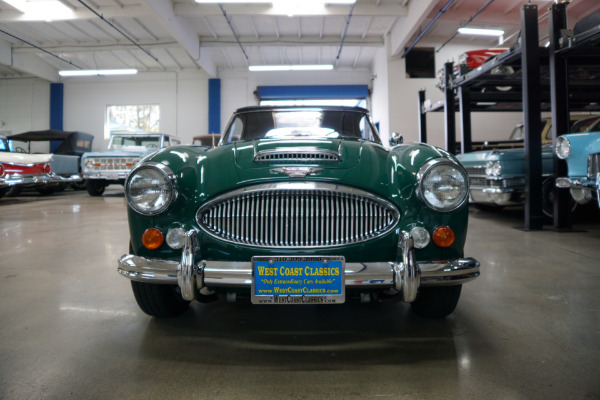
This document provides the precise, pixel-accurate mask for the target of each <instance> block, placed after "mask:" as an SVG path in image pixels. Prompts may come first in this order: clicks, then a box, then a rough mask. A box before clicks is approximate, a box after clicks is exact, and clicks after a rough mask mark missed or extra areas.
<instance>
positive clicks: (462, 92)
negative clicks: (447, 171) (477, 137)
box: [458, 86, 473, 154]
mask: <svg viewBox="0 0 600 400" xmlns="http://www.w3.org/2000/svg"><path fill="white" fill-rule="evenodd" d="M458 103H459V106H460V120H461V125H462V134H461V139H460V152H461V153H463V154H464V153H470V152H471V151H473V146H472V140H471V91H470V90H469V88H468V87H465V86H460V87H459V88H458Z"/></svg>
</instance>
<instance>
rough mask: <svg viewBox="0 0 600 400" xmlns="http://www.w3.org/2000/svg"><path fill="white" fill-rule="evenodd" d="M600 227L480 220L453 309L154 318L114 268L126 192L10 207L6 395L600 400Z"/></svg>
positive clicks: (593, 215) (199, 308)
mask: <svg viewBox="0 0 600 400" xmlns="http://www.w3.org/2000/svg"><path fill="white" fill-rule="evenodd" d="M599 222H600V217H599V216H598V213H597V210H595V209H594V208H591V209H588V211H587V212H583V213H579V214H578V217H577V221H576V224H575V227H576V228H577V229H579V230H581V231H579V232H571V233H557V232H554V231H551V230H544V231H538V232H524V231H522V230H518V229H515V227H517V226H519V225H522V211H520V210H518V209H517V210H505V212H503V213H489V212H488V213H486V212H483V211H478V210H472V211H471V219H470V231H469V240H468V244H467V247H466V255H468V256H473V257H475V258H477V259H478V260H480V262H481V264H482V274H481V277H480V278H478V279H477V280H475V281H473V282H471V283H469V284H467V285H465V286H464V288H463V293H462V298H461V301H460V302H459V305H458V308H457V310H456V311H455V313H454V314H452V315H451V316H450V317H448V318H446V319H444V320H424V319H420V318H418V317H416V316H414V315H413V314H411V313H410V311H409V308H408V307H407V305H406V304H403V303H396V302H388V303H381V304H358V303H347V304H343V305H331V306H264V307H260V306H253V305H251V304H246V303H236V304H230V303H227V302H217V303H212V304H199V303H196V304H194V305H193V306H192V307H191V309H190V311H189V312H187V313H185V314H184V315H183V316H181V317H178V318H175V319H169V320H156V319H152V318H150V317H148V316H146V315H145V314H143V313H142V312H141V311H140V310H139V309H138V307H137V305H136V303H135V300H134V298H133V294H132V292H131V287H130V284H129V281H128V280H126V279H124V278H122V277H120V276H119V275H118V274H117V272H116V260H117V259H118V257H119V256H120V255H122V254H123V253H125V252H126V251H127V243H128V231H127V221H126V217H125V207H124V200H123V194H122V189H121V188H120V187H118V186H115V187H112V186H111V187H110V188H109V189H108V190H107V192H106V194H105V196H104V197H100V198H92V197H89V196H88V195H87V193H85V192H68V191H66V192H62V193H59V194H55V195H53V196H47V197H40V196H37V195H34V194H30V195H29V194H24V195H22V196H21V197H17V198H2V199H0V231H1V233H2V239H1V241H0V399H19V400H24V399H170V398H182V399H327V398H332V399H369V398H384V399H387V398H389V399H484V398H485V399H486V400H489V399H600V295H599V294H600V292H599V290H598V285H599V284H600V262H599V261H600V223H599Z"/></svg>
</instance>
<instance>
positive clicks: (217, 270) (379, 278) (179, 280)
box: [118, 230, 479, 302]
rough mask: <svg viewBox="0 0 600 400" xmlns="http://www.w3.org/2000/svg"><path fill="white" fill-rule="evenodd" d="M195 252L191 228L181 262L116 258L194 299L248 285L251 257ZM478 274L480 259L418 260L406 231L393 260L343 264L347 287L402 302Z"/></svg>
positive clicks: (130, 273) (132, 273) (121, 265)
mask: <svg viewBox="0 0 600 400" xmlns="http://www.w3.org/2000/svg"><path fill="white" fill-rule="evenodd" d="M198 254H199V252H198V240H197V236H196V232H195V231H193V230H192V231H189V232H187V233H186V237H185V241H184V247H183V251H182V256H181V260H180V261H171V260H160V259H150V258H144V257H139V256H135V255H133V254H125V255H123V256H122V257H121V258H120V259H119V261H118V271H119V273H120V274H121V275H123V276H125V277H126V278H129V279H131V280H134V281H139V282H148V283H161V284H177V285H179V287H180V288H181V293H182V296H183V298H184V299H186V300H194V299H195V298H196V297H197V294H198V292H199V291H200V290H201V289H203V288H205V287H208V288H217V287H223V288H227V287H231V288H240V287H245V288H248V289H250V287H251V285H252V262H251V261H238V262H230V261H210V260H196V256H197V255H198ZM478 276H479V262H478V261H477V260H475V259H474V258H462V259H458V260H452V261H445V262H435V263H418V262H417V261H416V259H415V250H414V246H413V239H412V237H411V236H410V234H409V233H407V232H402V233H401V235H400V239H399V241H398V251H397V257H396V260H395V261H390V262H362V263H350V262H347V263H346V265H345V284H346V288H365V289H369V288H374V289H377V288H393V289H395V290H397V291H399V292H401V293H402V299H403V300H404V301H406V302H412V301H414V300H415V298H416V295H417V290H418V288H419V287H420V286H442V285H460V284H463V283H466V282H469V281H471V280H473V279H475V278H477V277H478Z"/></svg>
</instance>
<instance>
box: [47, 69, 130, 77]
mask: <svg viewBox="0 0 600 400" xmlns="http://www.w3.org/2000/svg"><path fill="white" fill-rule="evenodd" d="M137 73H138V70H137V69H79V70H69V71H58V74H59V75H60V76H104V75H135V74H137Z"/></svg>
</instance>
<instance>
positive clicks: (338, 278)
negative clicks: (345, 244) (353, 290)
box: [252, 256, 346, 304]
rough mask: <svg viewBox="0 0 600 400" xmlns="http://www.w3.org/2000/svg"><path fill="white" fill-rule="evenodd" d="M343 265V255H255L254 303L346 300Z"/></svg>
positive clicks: (253, 266)
mask: <svg viewBox="0 0 600 400" xmlns="http://www.w3.org/2000/svg"><path fill="white" fill-rule="evenodd" d="M344 266H345V259H344V257H342V256H323V257H262V256H261V257H252V303H253V304H337V303H343V302H344V301H345V300H346V291H345V284H344Z"/></svg>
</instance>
